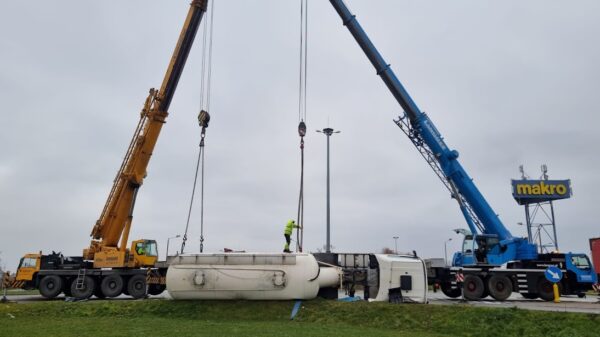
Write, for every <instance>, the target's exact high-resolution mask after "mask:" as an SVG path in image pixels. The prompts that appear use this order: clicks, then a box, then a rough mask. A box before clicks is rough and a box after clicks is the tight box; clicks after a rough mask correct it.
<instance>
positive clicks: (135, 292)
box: [127, 275, 146, 299]
mask: <svg viewBox="0 0 600 337" xmlns="http://www.w3.org/2000/svg"><path fill="white" fill-rule="evenodd" d="M127 291H128V292H129V295H130V296H131V297H133V298H136V299H137V298H142V297H144V296H146V275H133V276H132V277H131V278H130V279H129V282H127Z"/></svg>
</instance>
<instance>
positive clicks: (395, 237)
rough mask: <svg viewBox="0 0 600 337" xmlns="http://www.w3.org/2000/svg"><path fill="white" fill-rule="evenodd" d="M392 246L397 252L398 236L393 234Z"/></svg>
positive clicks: (396, 252)
mask: <svg viewBox="0 0 600 337" xmlns="http://www.w3.org/2000/svg"><path fill="white" fill-rule="evenodd" d="M394 248H396V249H395V250H394V253H395V254H398V236H394Z"/></svg>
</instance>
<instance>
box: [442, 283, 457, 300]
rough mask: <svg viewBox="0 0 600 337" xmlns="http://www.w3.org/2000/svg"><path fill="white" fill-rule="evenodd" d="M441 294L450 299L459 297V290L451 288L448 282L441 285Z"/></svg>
mask: <svg viewBox="0 0 600 337" xmlns="http://www.w3.org/2000/svg"><path fill="white" fill-rule="evenodd" d="M442 292H443V293H444V295H446V296H448V297H450V298H457V297H460V288H459V287H455V288H452V284H451V283H450V282H444V283H442Z"/></svg>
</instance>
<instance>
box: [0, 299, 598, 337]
mask: <svg viewBox="0 0 600 337" xmlns="http://www.w3.org/2000/svg"><path fill="white" fill-rule="evenodd" d="M293 304H294V303H293V302H291V301H284V302H267V301H265V302H258V301H256V302H248V301H166V300H141V301H122V300H113V301H99V300H97V301H88V302H76V303H66V302H62V301H46V302H35V303H23V304H21V303H19V304H14V303H13V304H10V303H9V304H1V305H0V326H1V327H2V328H1V330H0V336H25V335H26V336H32V337H33V336H45V337H50V336H94V337H101V336H128V337H130V336H135V335H141V334H143V335H149V336H237V335H239V336H345V337H351V336H415V337H439V336H478V337H479V336H490V337H492V336H493V337H495V336H502V337H505V336H557V337H563V336H565V337H566V336H568V337H578V336H581V337H587V336H598V335H599V331H600V315H595V314H580V313H556V312H538V311H527V310H520V309H516V308H512V309H496V308H475V307H470V306H464V305H453V306H433V305H409V304H407V305H391V304H388V303H366V302H355V303H341V302H335V301H325V300H314V301H307V302H304V303H303V306H302V309H301V310H300V313H299V314H298V316H297V317H296V319H295V320H293V321H290V320H289V315H290V312H291V310H292V306H293Z"/></svg>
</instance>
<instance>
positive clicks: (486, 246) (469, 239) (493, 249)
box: [452, 233, 502, 267]
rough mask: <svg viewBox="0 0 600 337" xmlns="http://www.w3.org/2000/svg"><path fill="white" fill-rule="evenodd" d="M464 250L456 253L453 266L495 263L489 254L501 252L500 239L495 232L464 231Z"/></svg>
mask: <svg viewBox="0 0 600 337" xmlns="http://www.w3.org/2000/svg"><path fill="white" fill-rule="evenodd" d="M463 234H464V235H465V236H464V239H463V246H462V251H460V252H456V253H454V256H453V257H452V266H454V267H466V266H476V265H479V266H481V265H493V263H492V262H491V261H489V259H488V255H489V254H492V255H493V254H494V253H498V252H500V251H501V250H502V249H501V247H500V240H498V236H496V235H493V234H477V235H473V234H471V233H463Z"/></svg>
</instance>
